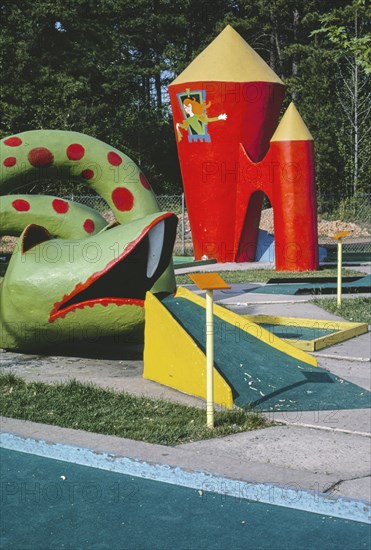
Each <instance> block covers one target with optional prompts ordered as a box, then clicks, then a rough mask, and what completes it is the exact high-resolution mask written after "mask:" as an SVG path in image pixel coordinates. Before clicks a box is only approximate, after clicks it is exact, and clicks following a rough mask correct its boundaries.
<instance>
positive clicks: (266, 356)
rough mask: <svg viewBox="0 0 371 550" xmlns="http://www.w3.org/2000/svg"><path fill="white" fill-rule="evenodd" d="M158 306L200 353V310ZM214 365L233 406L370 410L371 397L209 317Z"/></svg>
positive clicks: (183, 303) (179, 301) (172, 301)
mask: <svg viewBox="0 0 371 550" xmlns="http://www.w3.org/2000/svg"><path fill="white" fill-rule="evenodd" d="M162 304H163V305H164V306H165V307H166V308H167V310H168V311H169V312H170V313H171V314H172V316H173V317H174V318H175V319H176V321H177V322H178V323H179V324H180V325H181V326H182V327H183V329H184V330H185V331H186V332H187V333H188V334H189V335H190V336H191V338H192V339H193V340H194V342H195V343H196V344H197V345H198V346H199V348H200V349H201V350H202V351H203V352H205V330H204V325H205V309H204V308H203V307H201V306H199V305H198V304H195V303H194V302H191V301H190V300H187V299H186V298H182V297H178V298H177V297H173V296H168V297H167V298H165V299H164V300H163V301H162ZM214 364H215V368H216V369H217V370H218V371H219V372H220V373H221V375H222V376H223V378H224V379H225V380H226V381H227V382H228V384H229V385H230V386H231V388H232V393H233V400H234V403H235V404H236V405H238V406H239V407H242V408H245V409H247V410H257V409H259V410H261V411H277V412H278V411H315V410H341V409H362V408H369V407H371V400H370V398H371V393H370V392H368V391H367V390H365V389H364V388H361V387H359V386H357V385H355V384H352V383H351V382H348V381H347V380H343V379H341V378H340V377H338V376H335V375H334V374H332V373H331V372H328V371H326V370H324V369H321V368H319V367H314V366H312V365H310V364H309V363H307V362H305V360H299V359H296V358H294V357H292V356H291V355H288V354H287V353H285V352H284V351H280V350H279V349H278V348H277V347H276V345H275V342H274V341H273V339H272V341H271V342H270V343H267V342H264V341H263V340H262V338H261V337H260V335H259V331H257V332H256V331H255V332H252V333H248V332H246V331H244V330H243V325H242V326H241V325H240V324H237V323H236V324H233V323H228V322H227V321H225V320H224V319H221V318H220V317H219V316H218V315H215V316H214Z"/></svg>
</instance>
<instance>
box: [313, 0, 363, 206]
mask: <svg viewBox="0 0 371 550" xmlns="http://www.w3.org/2000/svg"><path fill="white" fill-rule="evenodd" d="M370 15H371V10H370V8H368V7H367V5H366V2H365V0H353V1H352V2H351V3H350V4H349V5H347V6H346V7H344V8H343V9H334V10H331V11H330V12H328V13H326V14H323V15H322V16H321V17H320V22H321V24H322V26H321V27H320V28H319V29H317V30H315V31H313V33H312V35H318V34H323V35H324V36H325V37H326V38H327V40H328V41H329V42H330V43H331V44H332V45H333V56H334V59H335V60H336V62H337V67H338V79H337V86H336V95H337V98H338V101H339V103H340V105H341V107H342V111H343V121H342V125H341V130H342V132H341V133H339V141H340V145H341V148H340V150H341V152H342V154H343V156H344V158H345V159H347V160H346V168H347V176H348V178H347V179H348V181H347V184H348V189H349V192H350V194H351V195H357V194H358V193H359V192H360V191H365V190H366V186H367V184H368V181H369V179H368V178H367V176H369V173H368V174H367V170H368V169H369V160H370V152H371V149H370V144H369V140H368V137H369V134H370V129H371V125H370V123H369V118H370V113H371V101H370V99H371V97H370V88H369V84H370V74H371V35H370V34H369V33H368V32H367V30H368V29H367V22H369V21H370Z"/></svg>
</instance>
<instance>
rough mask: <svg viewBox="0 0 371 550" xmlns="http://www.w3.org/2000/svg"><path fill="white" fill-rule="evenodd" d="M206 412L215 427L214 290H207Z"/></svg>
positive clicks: (210, 423)
mask: <svg viewBox="0 0 371 550" xmlns="http://www.w3.org/2000/svg"><path fill="white" fill-rule="evenodd" d="M206 413H207V427H208V428H214V318H213V291H212V290H206Z"/></svg>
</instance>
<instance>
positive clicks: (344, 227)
mask: <svg viewBox="0 0 371 550" xmlns="http://www.w3.org/2000/svg"><path fill="white" fill-rule="evenodd" d="M260 229H263V230H264V231H268V233H271V234H274V226H273V208H267V209H266V210H263V212H262V216H261V220H260ZM340 231H350V233H351V235H349V237H368V236H369V235H370V233H369V231H368V230H367V229H366V228H365V227H361V226H359V225H357V224H356V223H353V222H343V221H341V220H331V221H329V220H321V219H319V220H318V235H319V236H321V237H331V236H332V235H336V233H339V232H340Z"/></svg>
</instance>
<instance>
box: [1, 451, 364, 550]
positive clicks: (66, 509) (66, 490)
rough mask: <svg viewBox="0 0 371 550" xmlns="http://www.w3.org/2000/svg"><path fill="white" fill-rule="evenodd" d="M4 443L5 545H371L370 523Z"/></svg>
mask: <svg viewBox="0 0 371 550" xmlns="http://www.w3.org/2000/svg"><path fill="white" fill-rule="evenodd" d="M0 453H1V454H0V460H1V489H2V499H1V506H2V509H1V538H0V548H1V549H2V550H34V549H36V548H37V549H38V550H59V549H69V550H77V549H79V550H80V549H83V548H86V549H94V550H108V549H112V550H124V549H125V550H139V549H140V550H147V549H148V550H150V549H153V548H156V549H157V548H158V549H162V550H170V549H173V548H177V549H178V550H189V549H190V548H207V549H210V550H220V549H222V548H229V547H230V548H236V549H239V548H240V549H242V548H246V549H247V548H261V549H263V548H266V549H268V548H276V549H281V548H284V549H285V550H296V549H297V548H300V549H301V550H318V548H326V549H327V550H339V549H341V548H347V549H351V548H357V550H362V549H365V550H368V549H369V540H370V539H369V526H368V525H367V524H365V523H359V522H356V521H350V520H346V519H339V518H334V517H331V516H324V515H322V514H321V513H317V514H316V513H311V512H304V511H301V510H296V509H293V508H285V507H283V506H274V505H272V504H264V503H260V502H253V501H251V500H246V499H244V498H235V497H230V496H227V495H223V494H216V493H212V492H207V489H206V487H207V484H206V486H205V491H198V490H196V489H190V488H187V487H180V486H178V485H171V484H168V483H162V482H159V481H152V480H149V479H144V478H140V477H132V476H128V475H124V474H120V473H114V472H110V471H106V470H100V469H97V468H91V467H87V466H80V465H77V464H72V463H70V462H62V461H60V460H55V459H50V458H45V457H40V456H36V455H33V454H28V453H23V452H17V451H10V450H1V451H0ZM236 483H238V482H236Z"/></svg>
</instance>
